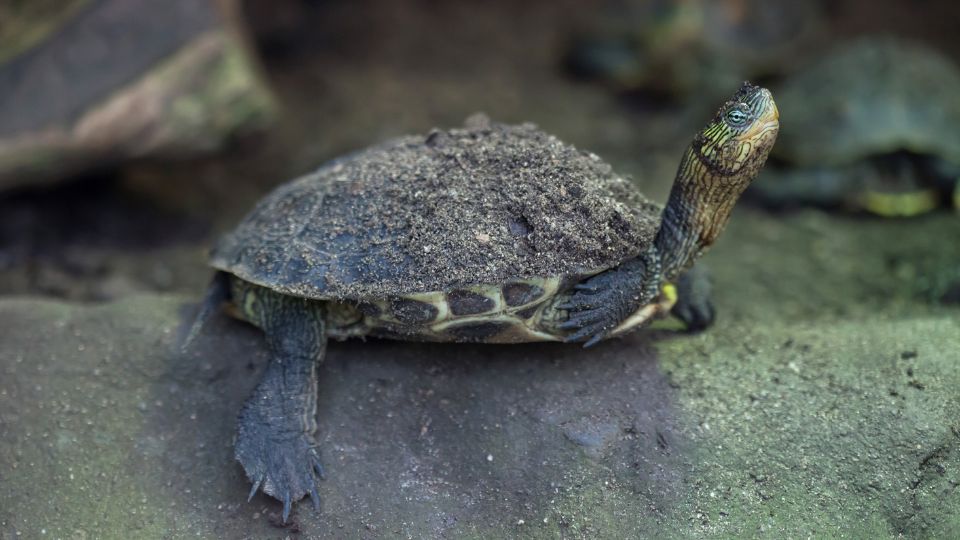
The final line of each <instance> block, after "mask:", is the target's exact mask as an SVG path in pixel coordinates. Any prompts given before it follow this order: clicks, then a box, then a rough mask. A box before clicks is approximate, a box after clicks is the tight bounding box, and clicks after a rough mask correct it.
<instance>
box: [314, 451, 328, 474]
mask: <svg viewBox="0 0 960 540" xmlns="http://www.w3.org/2000/svg"><path fill="white" fill-rule="evenodd" d="M314 454H315V452H314ZM313 472H315V473H317V478H319V479H321V480H326V479H327V473H326V472H324V470H323V463H320V459H319V458H317V456H316V455H314V456H313Z"/></svg>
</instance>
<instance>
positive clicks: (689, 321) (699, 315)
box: [671, 264, 716, 332]
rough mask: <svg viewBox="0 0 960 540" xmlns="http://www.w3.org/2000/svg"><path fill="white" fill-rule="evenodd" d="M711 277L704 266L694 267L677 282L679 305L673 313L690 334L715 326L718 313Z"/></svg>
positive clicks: (674, 308) (674, 307)
mask: <svg viewBox="0 0 960 540" xmlns="http://www.w3.org/2000/svg"><path fill="white" fill-rule="evenodd" d="M712 289H713V286H712V283H711V281H710V276H709V274H708V272H707V270H706V268H704V267H703V265H702V264H698V265H697V266H694V267H693V268H691V269H690V270H688V271H687V272H686V273H684V274H683V275H681V276H680V279H678V280H677V303H676V304H675V305H674V306H673V310H672V311H671V312H672V313H673V315H674V316H675V317H677V318H678V319H680V320H681V321H683V323H684V324H685V325H686V327H687V331H689V332H699V331H701V330H705V329H707V328H708V327H709V326H710V325H711V324H713V319H714V317H715V316H716V313H715V311H714V308H713V302H712V301H711V300H710V297H711V294H712Z"/></svg>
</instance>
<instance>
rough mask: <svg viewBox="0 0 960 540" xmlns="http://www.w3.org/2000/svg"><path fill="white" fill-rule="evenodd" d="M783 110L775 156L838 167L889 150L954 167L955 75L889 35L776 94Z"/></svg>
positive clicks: (857, 44)
mask: <svg viewBox="0 0 960 540" xmlns="http://www.w3.org/2000/svg"><path fill="white" fill-rule="evenodd" d="M776 94H777V103H778V104H779V106H780V109H781V110H783V111H785V112H786V111H789V113H790V119H791V120H790V121H789V122H784V124H783V126H782V128H781V130H780V136H779V139H778V141H777V146H776V148H775V149H774V153H775V155H777V156H778V157H779V158H781V159H785V160H787V161H789V162H792V163H795V164H798V165H818V166H837V165H845V164H850V163H853V162H856V161H858V160H860V159H862V158H864V157H867V156H870V155H878V154H887V153H892V152H896V151H901V150H905V151H910V152H913V153H916V154H927V155H933V156H937V157H940V158H943V159H945V160H947V161H948V162H952V163H956V164H960V129H957V126H958V125H960V69H958V67H957V66H956V65H955V64H954V63H953V62H951V61H950V60H949V59H948V58H947V57H945V56H944V55H942V54H940V53H939V52H937V51H935V50H932V49H930V48H929V47H926V46H923V45H919V44H916V43H913V42H910V41H905V40H901V39H896V38H890V37H867V38H861V39H858V40H855V41H853V42H851V43H848V44H846V45H843V46H841V47H840V48H839V49H835V50H834V51H832V52H829V53H827V54H826V55H824V56H823V57H822V58H821V59H820V60H819V61H818V62H816V63H814V64H813V65H810V66H808V67H807V68H806V69H804V70H801V71H800V72H798V73H796V74H795V75H793V76H792V77H790V78H789V79H788V80H787V81H786V83H785V84H784V85H783V87H782V88H781V89H780V90H779V91H778V92H776Z"/></svg>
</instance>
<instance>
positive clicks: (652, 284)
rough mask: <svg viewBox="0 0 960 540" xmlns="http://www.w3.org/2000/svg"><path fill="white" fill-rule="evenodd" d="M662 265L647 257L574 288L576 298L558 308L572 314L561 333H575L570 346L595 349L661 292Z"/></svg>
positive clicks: (569, 336) (599, 275)
mask: <svg viewBox="0 0 960 540" xmlns="http://www.w3.org/2000/svg"><path fill="white" fill-rule="evenodd" d="M659 273H660V265H659V261H658V260H657V259H656V257H655V256H653V255H644V256H641V257H638V258H636V259H633V260H631V261H627V262H625V263H624V264H622V265H621V266H619V267H617V268H614V269H611V270H607V271H606V272H603V273H600V274H597V275H595V276H593V277H591V278H590V279H588V280H586V281H585V282H583V283H579V284H577V285H575V286H574V288H573V289H574V290H573V294H571V295H570V297H569V299H568V300H567V301H566V302H563V303H561V304H559V305H558V306H557V308H558V309H563V310H567V311H568V312H569V315H568V318H567V320H566V321H564V322H562V323H560V324H559V328H560V329H561V330H571V331H572V333H571V334H569V335H568V336H567V337H566V338H565V341H566V342H567V343H571V342H579V341H585V343H584V344H583V346H584V347H592V346H593V345H596V344H597V343H598V342H599V341H600V340H602V339H603V338H605V337H607V335H608V334H609V333H610V331H612V330H613V329H614V328H616V327H617V325H619V324H620V323H621V322H622V321H623V320H624V319H626V318H627V317H629V316H630V315H631V314H632V313H634V312H635V311H636V310H637V309H639V308H640V307H641V306H644V305H646V304H648V303H650V301H652V300H653V299H654V298H655V297H656V295H657V294H658V292H659V282H660V279H659Z"/></svg>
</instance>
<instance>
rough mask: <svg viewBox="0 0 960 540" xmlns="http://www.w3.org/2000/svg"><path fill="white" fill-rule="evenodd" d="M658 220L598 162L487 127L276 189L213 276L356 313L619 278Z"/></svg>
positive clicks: (544, 137)
mask: <svg viewBox="0 0 960 540" xmlns="http://www.w3.org/2000/svg"><path fill="white" fill-rule="evenodd" d="M659 217H660V207H659V206H657V205H656V204H654V203H652V202H650V201H648V200H647V199H645V198H644V197H643V196H642V195H641V194H640V193H639V192H638V191H637V190H636V188H635V187H634V186H633V184H632V183H631V182H630V181H628V180H626V179H624V178H622V177H620V176H617V175H616V174H615V173H614V172H613V171H612V169H611V168H610V166H609V165H608V164H606V163H604V162H603V161H601V160H600V159H599V158H597V157H596V156H595V155H593V154H589V153H586V152H581V151H579V150H577V149H576V148H574V147H572V146H570V145H567V144H564V143H563V142H561V141H559V140H558V139H556V138H555V137H552V136H550V135H548V134H546V133H543V132H542V131H540V130H538V129H537V128H536V127H535V126H533V125H530V124H524V125H520V126H506V125H502V124H496V123H491V122H489V121H479V120H478V121H473V122H472V123H471V124H470V125H469V126H468V127H466V128H462V129H452V130H448V131H439V130H438V131H434V132H433V133H432V134H431V135H429V136H428V137H422V136H411V137H404V138H400V139H397V140H394V141H390V142H388V143H385V144H383V145H380V146H375V147H372V148H369V149H367V150H363V151H360V152H357V153H355V154H352V155H349V156H346V157H344V158H341V159H339V160H336V161H334V162H331V163H329V164H327V165H325V166H323V167H321V168H320V169H319V170H317V171H316V172H315V173H313V174H309V175H306V176H303V177H301V178H299V179H296V180H294V181H292V182H290V183H288V184H285V185H283V186H281V187H279V188H278V189H276V190H275V191H274V192H273V193H271V194H270V195H268V196H267V197H265V198H264V199H263V200H262V201H261V202H260V203H259V204H258V205H257V206H256V207H255V208H254V209H253V211H252V212H251V213H250V214H249V215H248V216H247V217H246V218H245V219H244V220H243V221H242V222H241V223H240V224H239V225H238V226H237V228H236V229H235V230H233V231H232V232H230V233H228V234H226V235H225V236H224V237H223V238H222V239H221V241H220V242H219V243H218V244H217V246H216V247H215V248H214V250H213V252H212V254H211V264H212V265H213V266H214V267H215V268H217V269H220V270H223V271H226V272H230V273H232V274H234V275H237V276H238V277H241V278H243V279H245V280H247V281H250V282H252V283H255V284H258V285H261V286H264V287H268V288H270V289H273V290H276V291H278V292H282V293H285V294H290V295H294V296H302V297H307V298H315V299H330V300H342V301H354V302H359V301H363V300H366V299H370V298H387V297H402V296H409V295H413V294H422V293H427V292H429V291H445V292H449V291H451V290H454V289H466V290H473V288H474V287H475V286H476V285H477V284H483V283H496V284H503V283H506V282H507V281H508V280H511V279H519V280H531V279H539V278H541V277H543V276H562V275H571V274H579V273H581V272H582V271H583V270H584V269H592V268H609V267H613V266H616V265H617V264H619V263H620V262H622V261H623V260H625V259H627V258H630V257H633V256H635V255H636V254H637V253H639V252H640V251H641V250H643V249H644V248H645V247H647V246H649V245H650V244H651V243H652V241H653V238H654V235H655V234H656V229H657V225H658V223H659ZM498 294H499V293H498ZM530 301H532V300H530ZM511 302H512V304H511V305H520V304H522V303H523V302H524V300H522V299H521V300H516V299H514V298H513V297H512V296H511ZM455 304H456V307H455V309H460V308H464V309H466V310H467V311H469V309H470V308H469V306H466V305H461V304H462V303H461V302H455ZM475 307H476V306H475ZM476 308H477V309H479V307H476ZM492 309H494V310H495V309H498V307H497V306H494V307H493V308H492ZM438 316H439V314H438Z"/></svg>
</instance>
